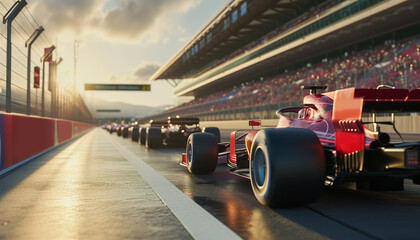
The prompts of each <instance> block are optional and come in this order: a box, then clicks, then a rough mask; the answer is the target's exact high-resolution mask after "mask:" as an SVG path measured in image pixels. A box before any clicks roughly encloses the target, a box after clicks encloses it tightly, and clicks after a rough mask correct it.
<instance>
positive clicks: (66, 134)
mask: <svg viewBox="0 0 420 240" xmlns="http://www.w3.org/2000/svg"><path fill="white" fill-rule="evenodd" d="M93 127H94V125H92V124H86V123H80V122H73V121H69V120H62V119H52V118H43V117H36V116H27V115H20V114H6V113H0V141H1V144H0V155H1V161H0V170H3V169H6V168H8V167H10V166H12V165H14V164H16V163H19V162H21V161H23V160H25V159H27V158H29V157H31V156H33V155H35V154H38V153H41V152H43V151H45V150H48V149H49V148H52V147H54V146H57V145H59V144H61V143H64V142H66V141H68V140H70V139H72V138H74V137H77V136H78V135H80V134H82V133H84V132H86V131H88V130H89V129H91V128H93Z"/></svg>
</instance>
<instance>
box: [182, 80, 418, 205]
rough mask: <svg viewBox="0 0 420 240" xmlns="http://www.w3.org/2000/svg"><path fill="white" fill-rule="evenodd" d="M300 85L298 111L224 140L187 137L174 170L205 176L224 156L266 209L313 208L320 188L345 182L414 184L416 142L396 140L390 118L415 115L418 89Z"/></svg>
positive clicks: (374, 186)
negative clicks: (304, 92) (388, 129)
mask: <svg viewBox="0 0 420 240" xmlns="http://www.w3.org/2000/svg"><path fill="white" fill-rule="evenodd" d="M303 88H304V89H310V90H311V94H310V95H308V96H305V97H304V99H303V104H301V105H300V106H298V107H287V108H282V109H279V110H278V111H277V112H276V114H277V116H278V117H279V122H278V124H277V126H275V127H265V126H262V125H261V122H260V121H253V120H251V121H249V125H250V126H251V127H252V130H247V131H245V132H244V131H243V130H238V131H234V132H232V133H231V135H230V142H225V143H217V140H216V138H215V137H214V135H212V134H209V133H194V134H192V135H191V136H190V137H189V138H188V142H187V146H186V153H184V154H183V156H182V162H181V165H184V166H186V167H187V168H188V170H189V171H190V172H191V173H193V174H209V173H212V172H213V171H214V170H215V169H216V166H217V163H218V161H219V163H220V161H221V160H222V159H225V160H226V162H227V165H228V166H229V167H230V168H231V172H232V173H234V174H237V175H240V176H244V177H247V178H249V179H250V180H251V186H252V189H253V192H254V195H255V197H256V198H257V199H258V201H259V202H261V203H262V204H264V205H267V206H270V207H291V206H303V205H306V204H310V203H313V202H315V201H317V200H318V199H319V197H320V195H321V194H322V191H323V187H324V185H330V186H337V185H340V184H343V183H344V182H351V183H354V184H355V185H356V186H357V187H363V188H367V189H371V190H403V186H404V185H403V180H404V178H410V179H413V182H414V183H415V184H420V163H419V161H420V141H416V142H406V141H404V140H403V138H402V137H401V135H400V134H399V133H398V131H397V130H396V128H395V113H399V112H419V111H420V89H415V90H412V91H409V90H406V89H392V88H388V87H381V88H378V89H357V88H348V89H342V90H337V91H332V92H326V93H322V94H318V93H317V91H319V90H322V89H326V87H325V86H307V87H303ZM362 113H372V119H373V120H372V122H363V121H362ZM378 113H390V114H389V115H388V116H389V118H390V120H389V121H377V117H376V116H377V114H378ZM364 124H372V125H373V129H372V130H371V129H369V128H367V127H366V126H365V125H364ZM381 125H390V126H392V127H393V129H394V130H395V132H396V135H398V136H399V139H401V140H400V141H398V142H391V141H390V136H389V134H387V133H385V132H381V131H380V126H381ZM256 126H258V127H263V129H262V130H254V127H256ZM418 140H420V139H418Z"/></svg>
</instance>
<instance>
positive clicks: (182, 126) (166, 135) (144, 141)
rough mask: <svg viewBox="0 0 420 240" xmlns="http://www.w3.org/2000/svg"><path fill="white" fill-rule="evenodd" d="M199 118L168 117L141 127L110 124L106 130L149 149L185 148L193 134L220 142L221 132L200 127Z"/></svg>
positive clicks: (211, 128)
mask: <svg viewBox="0 0 420 240" xmlns="http://www.w3.org/2000/svg"><path fill="white" fill-rule="evenodd" d="M199 123H200V120H199V119H198V118H181V117H178V116H177V117H168V120H163V121H156V120H151V121H150V122H149V124H148V126H144V127H140V126H139V124H138V123H137V122H135V123H132V124H108V125H107V126H106V127H105V128H106V129H107V130H108V131H109V133H111V134H112V133H113V132H116V133H117V135H118V136H121V137H123V138H130V139H131V140H132V141H134V142H139V144H140V145H145V146H146V147H147V148H159V147H163V146H166V147H185V145H186V143H187V139H188V137H189V136H190V135H191V134H193V133H199V132H203V133H211V134H213V135H214V136H215V137H216V139H218V141H220V130H219V129H218V128H217V127H205V128H203V129H201V128H200V126H199Z"/></svg>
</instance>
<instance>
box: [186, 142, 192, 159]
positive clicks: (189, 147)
mask: <svg viewBox="0 0 420 240" xmlns="http://www.w3.org/2000/svg"><path fill="white" fill-rule="evenodd" d="M186 150H187V162H188V165H190V164H191V160H192V151H193V150H192V144H191V141H188V144H187V149H186Z"/></svg>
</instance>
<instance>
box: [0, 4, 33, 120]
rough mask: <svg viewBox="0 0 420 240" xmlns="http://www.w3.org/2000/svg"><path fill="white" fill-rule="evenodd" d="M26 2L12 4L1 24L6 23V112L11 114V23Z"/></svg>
mask: <svg viewBox="0 0 420 240" xmlns="http://www.w3.org/2000/svg"><path fill="white" fill-rule="evenodd" d="M26 4H27V3H26V0H20V1H17V2H15V3H14V4H13V6H12V7H11V8H10V9H9V11H7V13H6V14H5V15H4V17H3V24H6V23H7V59H6V112H7V113H10V112H12V79H11V78H12V22H13V20H14V19H15V18H16V16H17V15H18V14H19V13H20V11H21V10H22V9H23V7H24V6H26Z"/></svg>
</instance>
